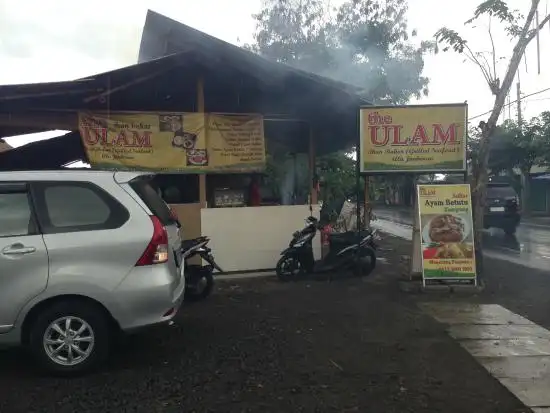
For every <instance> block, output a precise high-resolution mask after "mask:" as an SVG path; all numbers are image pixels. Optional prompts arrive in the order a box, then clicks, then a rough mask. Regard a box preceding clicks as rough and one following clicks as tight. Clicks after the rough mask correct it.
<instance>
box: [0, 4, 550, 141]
mask: <svg viewBox="0 0 550 413" xmlns="http://www.w3.org/2000/svg"><path fill="white" fill-rule="evenodd" d="M341 1H342V0H332V4H333V5H337V4H338V3H339V2H341ZM546 1H547V0H542V2H541V4H542V6H541V8H540V13H541V15H545V12H546V10H547V4H546ZM480 2H481V0H462V1H460V2H458V1H450V0H445V1H443V0H409V14H408V20H409V27H410V29H413V28H414V29H417V30H418V37H417V38H418V39H431V38H433V35H434V33H435V32H436V31H437V29H439V28H440V27H442V26H446V27H449V28H453V29H456V30H458V31H459V32H460V33H463V34H464V35H465V37H466V38H467V39H468V40H470V42H471V44H472V46H475V49H476V50H477V51H483V50H490V48H491V45H490V42H489V36H488V34H487V29H486V25H487V23H488V21H487V20H486V19H485V20H483V21H481V22H480V25H479V27H477V28H474V29H466V28H464V25H463V23H464V21H466V20H467V19H468V18H469V17H471V16H472V14H473V10H474V9H475V7H476V6H477V4H479V3H480ZM548 2H549V3H550V0H548ZM509 3H510V4H511V5H512V6H515V7H516V8H518V9H520V10H524V11H525V12H526V11H527V10H526V6H527V5H528V3H529V2H527V1H525V0H509ZM236 4H237V2H231V1H228V0H201V1H200V2H197V1H192V0H133V1H132V2H128V1H127V0H94V7H87V8H83V7H82V5H81V4H80V3H79V2H77V1H74V0H48V1H44V0H0V62H2V65H1V67H0V84H17V83H36V82H47V81H61V80H71V79H76V78H79V77H84V76H87V75H92V74H95V73H101V72H105V71H109V70H113V69H117V68H120V67H124V66H127V65H131V64H134V63H136V62H137V53H138V49H139V42H140V38H141V30H142V28H143V24H144V22H145V15H146V12H147V9H152V10H154V11H156V12H159V13H161V14H164V15H166V16H168V17H170V18H173V19H175V20H178V21H180V22H182V23H185V24H187V25H189V26H192V27H194V28H196V29H198V30H201V31H204V32H206V33H208V34H210V35H212V36H215V37H218V38H220V39H222V40H225V41H227V42H230V43H233V44H243V43H247V42H250V41H252V40H253V38H252V35H253V32H254V20H253V18H252V14H253V13H255V12H257V11H259V9H260V7H261V0H239V1H238V7H236ZM31 10H32V12H29V11H31ZM492 32H493V37H494V39H495V45H496V52H497V55H498V56H499V57H508V56H509V55H510V54H511V49H512V46H511V43H510V41H509V40H508V39H507V37H506V35H505V34H504V32H503V30H502V28H501V27H498V25H496V24H493V26H492ZM549 46H550V28H549V27H546V28H545V30H543V32H542V33H541V50H544V49H545V48H546V49H548V50H550V48H549ZM504 62H505V61H504ZM526 62H527V64H526V65H525V63H523V62H522V65H521V69H520V78H521V92H522V95H523V96H527V95H530V94H532V93H535V92H538V91H540V90H543V89H546V88H550V52H547V53H543V55H542V58H541V74H538V73H537V58H536V45H535V42H532V44H531V46H530V47H529V49H528V53H527V59H526ZM499 69H500V73H501V77H503V76H504V69H505V67H504V66H501V67H500V68H499ZM424 75H425V76H427V77H429V78H430V94H429V96H428V97H426V98H423V99H421V100H420V101H415V100H413V101H411V103H454V102H464V101H468V105H469V117H470V120H471V121H472V122H475V124H477V123H478V122H479V121H480V120H483V119H486V117H478V115H481V114H483V113H484V112H487V111H488V110H490V109H491V107H492V103H493V97H492V95H491V93H490V91H489V89H488V87H487V85H486V84H485V83H484V80H483V77H482V75H481V73H480V72H479V69H478V68H476V67H475V66H474V65H473V64H472V63H470V62H464V58H463V57H461V56H460V55H457V54H453V53H450V52H448V53H442V52H441V53H439V54H437V55H434V56H428V57H427V58H426V67H425V70H424ZM513 93H514V96H513V98H512V100H515V84H514V87H513ZM522 109H523V112H524V116H525V117H527V118H530V117H532V116H536V115H537V114H538V113H540V112H541V111H543V110H550V90H549V91H547V92H544V93H539V94H536V95H533V96H530V97H525V99H523V105H522ZM510 116H512V117H515V116H516V107H515V105H514V106H513V107H512V109H511V111H510ZM504 117H506V118H507V117H508V110H507V109H506V110H505V111H504V114H503V118H504ZM59 134H60V132H59V131H57V132H46V133H43V134H33V135H26V136H20V137H14V138H8V139H6V141H7V142H8V143H9V144H11V145H12V146H14V147H17V146H21V145H23V144H25V143H28V142H31V141H33V140H38V139H46V138H50V137H52V136H56V135H59Z"/></svg>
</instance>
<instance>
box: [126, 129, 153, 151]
mask: <svg viewBox="0 0 550 413" xmlns="http://www.w3.org/2000/svg"><path fill="white" fill-rule="evenodd" d="M152 133H153V132H151V131H142V132H141V134H142V135H141V136H140V135H139V131H132V145H130V146H135V147H138V148H150V147H151V135H152Z"/></svg>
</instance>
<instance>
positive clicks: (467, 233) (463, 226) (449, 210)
mask: <svg viewBox="0 0 550 413" xmlns="http://www.w3.org/2000/svg"><path fill="white" fill-rule="evenodd" d="M418 207H419V208H418V209H419V212H420V236H421V240H422V242H421V246H422V274H423V279H424V283H426V281H429V280H445V279H446V280H462V281H465V280H470V281H474V282H475V279H476V263H475V249H474V224H473V219H472V196H471V193H470V185H468V184H458V185H418Z"/></svg>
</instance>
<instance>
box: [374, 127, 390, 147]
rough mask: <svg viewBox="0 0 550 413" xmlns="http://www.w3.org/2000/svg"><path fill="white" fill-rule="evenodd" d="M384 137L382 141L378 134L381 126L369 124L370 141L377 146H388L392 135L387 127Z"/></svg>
mask: <svg viewBox="0 0 550 413" xmlns="http://www.w3.org/2000/svg"><path fill="white" fill-rule="evenodd" d="M384 129H385V130H384V138H383V139H382V141H380V139H379V137H378V135H379V133H378V131H379V130H380V126H369V131H370V141H371V142H372V144H373V145H375V146H386V145H387V144H388V141H389V140H390V136H389V134H388V131H387V129H386V128H384Z"/></svg>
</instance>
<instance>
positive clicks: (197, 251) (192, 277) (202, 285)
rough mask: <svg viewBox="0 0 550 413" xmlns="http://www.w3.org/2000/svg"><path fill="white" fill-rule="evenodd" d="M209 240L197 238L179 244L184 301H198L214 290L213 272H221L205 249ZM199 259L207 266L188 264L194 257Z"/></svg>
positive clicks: (210, 253) (208, 249)
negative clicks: (182, 270) (182, 268)
mask: <svg viewBox="0 0 550 413" xmlns="http://www.w3.org/2000/svg"><path fill="white" fill-rule="evenodd" d="M208 242H210V238H208V237H204V236H203V237H198V238H195V239H190V240H185V241H182V242H181V256H182V259H183V262H184V264H183V265H185V268H184V269H185V282H186V285H185V300H187V301H200V300H204V299H205V298H206V297H208V296H209V295H210V293H211V292H212V289H213V288H214V276H213V273H214V270H217V271H219V272H223V270H222V269H221V268H220V267H219V265H218V264H216V261H215V260H214V257H213V256H212V250H211V249H210V248H208V247H207V244H208ZM197 255H198V256H199V257H201V259H203V260H205V261H206V262H207V263H208V265H198V264H190V263H189V260H190V259H191V258H193V257H195V256H197Z"/></svg>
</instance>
